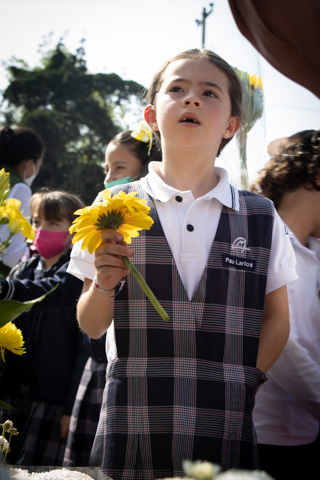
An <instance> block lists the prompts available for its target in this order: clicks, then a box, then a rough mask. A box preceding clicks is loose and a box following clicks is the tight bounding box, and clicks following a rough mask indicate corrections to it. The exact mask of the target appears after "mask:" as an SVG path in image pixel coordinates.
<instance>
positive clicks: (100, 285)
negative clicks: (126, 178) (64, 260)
mask: <svg viewBox="0 0 320 480" xmlns="http://www.w3.org/2000/svg"><path fill="white" fill-rule="evenodd" d="M148 100H149V105H148V106H147V107H146V109H145V119H146V121H147V122H148V124H149V125H150V127H151V128H152V130H153V131H154V132H156V133H157V134H158V135H159V137H160V141H161V150H162V163H157V162H151V164H150V165H149V173H148V175H147V176H146V177H144V178H143V179H141V180H140V181H139V182H134V183H132V184H128V185H127V186H122V187H121V188H120V187H114V188H113V189H112V190H111V194H113V197H112V198H110V197H109V193H106V191H105V192H103V194H102V198H103V199H104V203H102V205H101V212H102V213H101V215H100V216H99V215H98V214H97V210H96V209H98V206H97V207H95V205H93V207H87V209H84V210H85V211H84V212H83V222H81V217H80V218H79V219H78V220H77V221H76V223H75V226H74V228H75V230H76V231H78V234H79V235H78V238H79V237H80V238H81V237H82V239H83V240H82V244H81V242H79V244H76V246H75V247H74V249H73V252H72V259H71V262H70V266H69V271H70V272H71V273H74V274H75V275H79V276H82V277H83V278H84V289H83V293H82V295H81V297H80V300H79V303H78V321H79V325H80V327H81V328H82V329H83V330H84V331H85V332H86V333H87V334H88V335H90V336H91V337H93V338H99V337H100V336H101V335H103V334H104V333H105V332H106V331H107V342H106V349H107V356H108V369H107V382H106V388H105V392H104V399H103V405H102V409H101V414H100V421H99V425H98V430H97V435H96V439H95V444H94V448H93V455H92V460H93V462H97V463H99V464H101V468H102V471H103V472H104V473H106V474H107V475H109V476H110V477H112V478H114V479H124V478H135V479H153V478H162V477H172V476H179V475H183V469H182V462H183V460H185V459H189V460H195V459H197V460H207V461H211V462H214V463H218V464H220V465H221V466H222V469H223V470H226V469H229V468H249V469H253V468H257V467H258V461H257V450H256V445H255V432H254V429H253V425H252V408H253V404H254V395H255V392H256V391H257V390H258V388H259V387H260V385H261V384H262V383H263V382H264V381H265V376H264V373H265V372H266V371H267V370H268V368H270V366H271V365H272V364H273V362H274V361H275V360H276V359H277V357H278V356H279V354H280V352H281V350H282V348H283V346H284V344H285V342H286V339H287V336H288V331H289V325H288V305H287V296H286V284H287V283H288V282H289V281H291V280H292V279H293V278H296V273H295V260H294V255H293V253H292V248H291V245H290V242H289V240H288V239H287V237H286V235H285V232H284V229H283V226H282V224H281V221H280V219H279V217H278V216H277V214H276V213H275V211H274V208H273V206H272V204H271V202H269V201H268V200H266V199H264V198H262V197H259V196H257V195H253V194H250V193H249V192H239V191H238V190H236V189H235V188H234V187H232V186H231V185H229V184H228V179H227V172H226V171H225V170H223V169H221V168H217V167H215V158H216V156H217V155H219V153H220V151H221V150H222V149H223V147H224V146H225V145H226V143H227V142H228V141H230V139H231V138H232V137H233V135H234V134H235V133H236V132H237V130H238V128H239V125H240V121H241V107H240V106H241V87H240V84H239V80H238V77H237V76H236V74H235V72H234V71H233V69H232V68H231V67H230V66H229V65H228V64H227V63H226V62H225V61H224V60H223V59H221V58H220V57H219V56H217V55H216V54H214V53H213V52H210V51H208V50H202V51H199V50H189V51H186V52H182V53H181V54H179V55H177V56H175V57H174V58H172V59H170V60H169V61H168V62H167V63H166V64H165V65H164V66H163V67H162V68H161V69H160V70H159V72H158V73H157V74H156V75H155V77H154V79H153V81H152V84H151V87H150V89H149V93H148ZM119 190H122V191H123V190H124V191H125V192H128V195H127V197H125V198H124V197H123V195H125V194H124V193H121V192H119ZM117 192H119V193H117ZM134 192H137V198H136V200H137V202H136V204H135V203H134V201H133V200H134V195H135V193H134ZM129 195H130V197H129ZM128 197H129V198H128ZM99 200H100V199H99ZM143 201H144V202H143ZM121 202H122V204H123V205H124V207H123V210H121V209H120V207H119V206H120V204H121ZM142 202H143V203H142ZM108 204H109V205H110V208H109V210H108ZM97 205H98V204H97ZM143 206H145V207H148V211H149V213H150V217H151V219H152V221H153V225H152V226H151V228H150V224H149V225H146V226H144V225H143V222H142V221H141V216H140V215H142V213H143ZM117 212H118V214H117ZM128 212H129V213H128ZM130 213H131V217H130ZM121 214H122V216H121ZM108 216H109V217H110V219H111V218H112V220H113V223H112V222H109V226H110V228H105V229H102V230H101V231H100V230H99V229H100V228H103V227H104V226H106V225H108V223H107V222H105V220H106V219H107V218H108ZM120 217H121V218H122V221H121V218H120ZM135 218H136V219H137V221H136V224H135V223H134V220H135ZM90 219H91V220H90ZM115 220H117V221H118V223H117V222H116V221H115ZM119 220H120V221H119ZM90 221H92V223H93V224H94V225H91V228H90ZM135 228H136V230H141V229H142V228H148V229H149V230H148V231H143V232H142V233H141V238H133V239H132V240H131V238H130V237H132V236H134V237H137V235H138V234H137V231H136V230H135ZM131 232H133V235H132V234H131ZM125 242H126V243H125ZM128 242H131V245H130V246H128V245H127V243H128ZM86 247H88V250H89V251H91V252H92V251H93V250H95V254H94V256H93V255H92V256H90V255H88V253H87V252H86V251H83V250H82V249H85V248H86ZM95 247H97V248H95ZM127 257H129V258H130V259H131V260H132V263H134V265H135V267H136V268H137V269H138V270H139V271H140V273H141V274H142V276H143V277H144V278H145V279H146V281H147V284H148V285H149V286H150V288H151V290H152V292H153V293H154V294H155V296H156V298H157V299H158V300H159V302H160V304H161V306H162V307H163V308H164V309H165V310H166V312H167V313H168V316H169V320H168V321H166V322H164V321H163V320H162V318H161V316H160V315H159V314H158V313H157V311H156V310H155V309H154V308H153V306H152V305H151V304H150V302H149V300H148V299H147V298H146V297H145V295H144V292H143V290H142V289H141V288H139V285H138V284H137V282H136V280H135V278H134V276H133V275H129V271H130V268H129V267H128V265H129V262H128V261H127V260H126V258H127ZM123 276H125V277H127V281H126V284H125V285H124V286H123V284H121V285H120V284H119V282H120V281H121V279H122V277H123Z"/></svg>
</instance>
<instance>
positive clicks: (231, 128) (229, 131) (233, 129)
mask: <svg viewBox="0 0 320 480" xmlns="http://www.w3.org/2000/svg"><path fill="white" fill-rule="evenodd" d="M239 128H240V118H239V117H230V118H229V123H228V125H227V127H226V130H225V135H224V137H225V138H231V137H233V135H235V134H236V133H237V131H238V130H239Z"/></svg>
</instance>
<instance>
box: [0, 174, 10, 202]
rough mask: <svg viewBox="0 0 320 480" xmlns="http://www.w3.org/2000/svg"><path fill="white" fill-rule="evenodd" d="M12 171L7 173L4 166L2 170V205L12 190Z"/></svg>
mask: <svg viewBox="0 0 320 480" xmlns="http://www.w3.org/2000/svg"><path fill="white" fill-rule="evenodd" d="M9 176H10V173H7V172H6V171H5V169H4V168H2V169H1V170H0V205H1V204H2V202H3V201H4V200H5V199H6V198H7V196H8V195H9V191H10V181H9Z"/></svg>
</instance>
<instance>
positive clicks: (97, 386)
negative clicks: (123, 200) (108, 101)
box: [63, 122, 160, 467]
mask: <svg viewBox="0 0 320 480" xmlns="http://www.w3.org/2000/svg"><path fill="white" fill-rule="evenodd" d="M155 159H160V154H159V152H158V150H157V148H156V147H155V145H154V144H152V130H151V129H150V127H149V125H148V124H147V123H146V122H140V123H139V125H138V128H137V130H126V131H123V132H120V133H118V134H117V135H116V136H115V137H114V138H113V139H112V140H111V141H110V142H109V143H108V145H107V148H106V152H105V173H106V177H105V181H104V185H105V188H110V187H112V186H114V185H117V184H121V185H122V184H125V183H128V182H131V181H132V180H136V179H137V178H141V177H142V176H144V175H145V174H146V173H147V168H148V163H149V162H150V161H152V160H155ZM105 343H106V336H105V335H103V336H102V337H101V338H99V339H98V340H93V339H90V338H89V348H90V357H89V358H88V360H87V363H86V365H85V368H84V371H83V374H82V377H81V381H80V385H79V388H78V391H77V395H76V401H75V403H74V407H73V410H72V415H71V421H70V429H69V434H68V439H67V446H66V450H65V456H64V459H63V465H64V466H66V467H76V466H78V467H80V466H87V465H88V464H89V458H90V453H91V449H92V445H93V440H94V437H95V434H96V431H97V425H98V420H99V414H100V409H101V404H102V394H103V389H104V386H105V378H106V369H107V358H106V352H105Z"/></svg>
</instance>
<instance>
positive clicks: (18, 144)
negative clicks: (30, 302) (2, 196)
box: [0, 127, 45, 277]
mask: <svg viewBox="0 0 320 480" xmlns="http://www.w3.org/2000/svg"><path fill="white" fill-rule="evenodd" d="M44 150H45V148H44V144H43V141H42V139H41V138H40V136H39V135H38V134H37V133H36V132H35V131H34V130H31V129H30V128H26V127H19V128H15V129H12V128H10V127H3V128H2V129H1V131H0V169H1V168H5V170H6V172H9V173H10V187H11V188H10V193H9V198H16V199H17V200H20V202H21V207H20V209H21V211H22V212H23V214H24V216H25V217H29V216H30V210H29V202H30V197H31V189H30V187H31V184H32V182H33V180H34V178H35V177H36V176H37V174H38V173H39V170H40V167H41V164H42V159H43V156H44ZM8 234H9V231H8V227H7V226H6V225H1V226H0V242H1V240H6V239H7V238H8ZM26 251H28V247H27V244H26V242H25V238H24V236H23V235H22V234H21V233H17V234H16V235H14V237H13V238H12V241H11V244H10V246H9V247H8V248H7V249H6V252H5V254H4V255H3V256H2V258H1V261H0V273H2V274H3V276H4V277H5V276H6V275H7V274H8V273H9V271H10V269H11V268H12V267H13V266H14V265H16V263H17V262H18V261H19V260H20V259H21V257H22V256H23V254H24V253H25V252H26Z"/></svg>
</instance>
